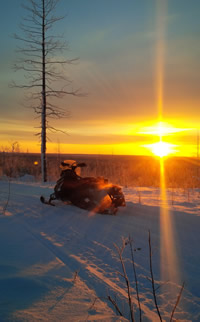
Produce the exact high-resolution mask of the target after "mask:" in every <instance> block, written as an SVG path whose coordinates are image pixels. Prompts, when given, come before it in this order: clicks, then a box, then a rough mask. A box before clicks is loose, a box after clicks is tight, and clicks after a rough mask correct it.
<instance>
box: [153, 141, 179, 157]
mask: <svg viewBox="0 0 200 322" xmlns="http://www.w3.org/2000/svg"><path fill="white" fill-rule="evenodd" d="M173 147H174V145H173V144H170V143H166V142H162V141H160V142H158V143H154V144H149V145H148V148H149V149H150V150H151V151H152V152H153V154H155V155H156V156H158V157H160V158H162V157H165V156H167V155H169V154H170V153H172V152H173Z"/></svg>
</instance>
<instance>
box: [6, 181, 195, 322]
mask: <svg viewBox="0 0 200 322" xmlns="http://www.w3.org/2000/svg"><path fill="white" fill-rule="evenodd" d="M52 189H53V184H45V185H42V184H39V183H31V182H26V183H25V182H14V181H11V183H10V184H9V182H8V181H6V180H1V181H0V212H1V215H0V321H2V322H4V321H70V322H71V321H97V320H98V321H125V320H126V319H127V320H129V318H130V315H129V308H128V304H127V292H126V283H125V281H124V279H123V278H122V276H121V275H120V273H122V270H121V263H120V261H119V257H118V255H117V252H116V248H115V246H114V244H117V245H118V246H121V245H122V241H123V240H124V239H126V238H128V237H129V236H131V238H133V246H134V248H135V249H137V250H136V251H135V252H134V258H135V263H136V271H137V277H138V286H139V294H140V301H141V306H142V321H159V318H158V315H157V314H156V309H155V305H154V301H153V296H152V290H151V281H150V269H149V244H148V233H149V230H150V232H151V246H152V262H153V271H154V278H155V283H156V288H157V287H158V288H157V291H156V292H157V300H158V303H159V307H160V312H161V315H162V318H163V320H165V321H169V320H170V314H171V312H172V310H173V307H174V305H175V302H176V299H177V295H178V293H179V292H180V288H181V284H182V282H185V288H184V290H183V294H182V297H181V300H180V303H179V305H178V307H177V308H176V311H175V315H174V318H175V319H178V320H179V321H200V250H199V249H200V192H199V191H198V190H191V191H189V190H187V191H183V190H173V191H172V190H171V191H168V193H167V196H168V207H169V208H170V210H171V212H170V217H171V219H173V228H174V240H173V241H172V242H173V249H175V252H176V253H175V255H176V259H177V262H178V265H177V266H176V269H177V272H176V276H178V280H177V281H176V280H162V272H161V269H160V267H163V266H164V267H165V268H166V270H168V269H169V270H170V267H168V266H173V263H169V262H168V261H167V260H166V262H165V258H163V256H162V254H160V244H161V238H162V236H161V233H162V230H161V228H160V216H161V215H162V212H160V206H162V202H161V201H160V191H159V189H153V188H152V189H151V188H142V187H140V188H134V189H131V188H124V189H123V191H124V193H125V197H126V201H127V205H126V207H125V208H121V209H119V211H118V213H117V215H116V216H109V215H100V214H92V213H89V212H87V211H85V210H82V209H79V208H76V207H73V206H70V205H64V204H61V203H58V204H57V206H56V207H51V206H48V205H44V204H41V203H40V200H39V197H40V195H45V196H48V195H49V194H50V193H51V192H52ZM9 190H10V193H9ZM162 207H167V205H163V206H162ZM170 236H171V235H170ZM169 238H170V237H169ZM169 244H170V243H169ZM170 245H171V244H170ZM169 252H170V249H169ZM123 258H124V263H125V266H126V270H127V275H128V277H129V280H130V283H131V286H132V290H131V291H132V299H133V304H134V315H135V320H136V321H139V311H138V307H137V299H136V292H135V284H134V277H133V270H132V263H131V257H130V247H129V245H128V244H127V246H125V249H124V253H123ZM119 272H120V273H119ZM159 286H160V287H159ZM171 287H173V292H171V291H170V290H172V288H171ZM108 296H111V297H112V299H115V301H116V302H117V304H118V307H119V308H120V310H121V311H122V312H123V314H124V316H125V318H123V317H121V316H119V315H117V313H116V310H115V308H114V307H113V305H112V304H111V302H109V301H108V299H107V298H108Z"/></svg>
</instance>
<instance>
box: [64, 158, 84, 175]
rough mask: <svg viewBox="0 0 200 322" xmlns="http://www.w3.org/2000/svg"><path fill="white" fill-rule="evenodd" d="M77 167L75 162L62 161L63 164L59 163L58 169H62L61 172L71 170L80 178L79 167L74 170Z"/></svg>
mask: <svg viewBox="0 0 200 322" xmlns="http://www.w3.org/2000/svg"><path fill="white" fill-rule="evenodd" d="M77 165H78V164H77V162H76V161H75V160H64V161H63V162H61V165H60V168H61V169H62V171H64V170H67V169H70V170H71V169H73V170H74V171H75V172H76V174H77V175H78V176H80V175H81V169H80V167H78V168H76V166H77Z"/></svg>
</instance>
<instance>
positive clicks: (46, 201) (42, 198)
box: [40, 196, 55, 207]
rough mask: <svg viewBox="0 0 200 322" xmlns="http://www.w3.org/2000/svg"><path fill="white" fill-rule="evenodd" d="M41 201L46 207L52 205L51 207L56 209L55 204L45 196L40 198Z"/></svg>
mask: <svg viewBox="0 0 200 322" xmlns="http://www.w3.org/2000/svg"><path fill="white" fill-rule="evenodd" d="M40 201H41V202H42V203H44V204H45V205H50V206H54V207H55V205H54V204H53V203H51V202H50V201H49V200H46V199H45V197H44V196H41V197H40Z"/></svg>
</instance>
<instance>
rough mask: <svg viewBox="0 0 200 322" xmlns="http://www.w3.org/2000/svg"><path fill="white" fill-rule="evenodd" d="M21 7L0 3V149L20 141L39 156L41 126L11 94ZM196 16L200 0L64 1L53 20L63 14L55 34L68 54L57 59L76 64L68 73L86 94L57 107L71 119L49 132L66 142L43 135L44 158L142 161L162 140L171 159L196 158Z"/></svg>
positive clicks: (199, 78) (199, 66)
mask: <svg viewBox="0 0 200 322" xmlns="http://www.w3.org/2000/svg"><path fill="white" fill-rule="evenodd" d="M22 3H23V1H21V0H20V1H18V0H15V1H11V0H7V1H4V2H3V3H1V10H0V24H1V28H0V39H1V50H0V68H1V73H0V114H1V118H0V150H6V149H9V148H10V147H11V145H12V143H13V142H16V141H17V142H18V143H19V146H20V151H22V152H26V151H29V152H40V142H39V139H38V137H37V136H36V135H35V134H36V133H38V131H39V129H38V127H39V126H40V120H39V119H38V118H36V115H35V114H34V111H33V110H32V109H30V108H28V107H27V100H26V99H25V96H26V94H25V93H24V91H23V90H19V89H16V88H10V87H9V83H10V82H11V81H13V80H14V81H16V82H18V83H20V81H21V79H22V77H23V76H22V75H21V74H20V73H19V72H14V70H13V69H12V65H13V64H14V63H15V61H16V60H17V59H18V57H19V56H18V55H17V53H16V49H17V46H18V45H19V42H18V41H17V40H16V39H14V38H13V37H12V35H13V33H18V34H19V35H21V30H20V28H19V25H20V23H21V22H22V17H24V16H25V15H26V11H24V9H23V8H22V7H21V4H22ZM199 12H200V2H199V0H192V1H188V0H176V1H174V0H68V1H64V0H61V1H60V3H59V5H58V6H57V10H56V12H55V14H56V15H58V16H60V15H63V13H64V14H66V16H65V18H64V19H63V20H61V21H60V22H58V23H57V24H56V25H55V28H54V33H55V34H58V35H59V34H62V35H63V37H64V40H66V41H67V42H68V44H69V49H68V50H67V51H66V52H62V53H59V54H58V55H61V56H62V57H64V58H68V59H70V58H75V57H78V58H79V60H78V61H77V62H76V64H74V65H70V66H69V65H68V66H66V68H65V69H64V74H65V75H66V77H68V78H69V79H70V80H71V81H72V83H71V84H72V86H73V88H74V89H80V92H81V93H84V94H85V95H83V96H81V97H72V96H69V95H68V96H65V98H63V99H61V100H59V102H58V104H59V106H61V107H62V108H65V109H66V110H67V111H69V114H70V115H69V117H68V118H64V119H60V120H56V121H55V120H51V125H52V126H54V127H55V128H58V129H60V130H61V131H65V132H66V134H64V133H62V132H55V133H49V134H48V138H49V141H48V143H47V153H57V152H61V153H80V154H81V153H95V154H102V153H103V154H128V155H129V154H130V155H132V154H133V155H134V154H136V155H138V154H139V155H140V154H141V155H144V154H152V148H151V146H152V144H156V143H158V142H159V141H160V140H162V141H164V142H166V143H167V144H170V145H171V153H173V154H176V155H184V156H196V155H197V153H198V152H197V150H198V148H197V142H198V133H199V129H200V124H199V119H200V89H199V84H200V73H199V70H200V59H199V57H200V41H199V39H200V20H199ZM59 57H60V56H59ZM61 85H62V86H64V85H65V84H64V83H63V84H61ZM161 136H162V137H161Z"/></svg>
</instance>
